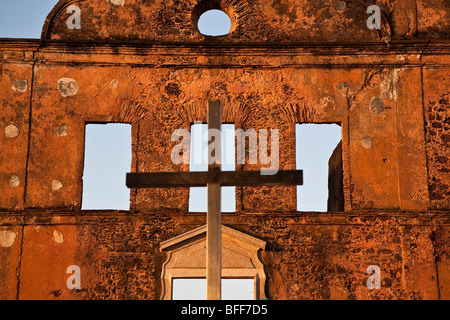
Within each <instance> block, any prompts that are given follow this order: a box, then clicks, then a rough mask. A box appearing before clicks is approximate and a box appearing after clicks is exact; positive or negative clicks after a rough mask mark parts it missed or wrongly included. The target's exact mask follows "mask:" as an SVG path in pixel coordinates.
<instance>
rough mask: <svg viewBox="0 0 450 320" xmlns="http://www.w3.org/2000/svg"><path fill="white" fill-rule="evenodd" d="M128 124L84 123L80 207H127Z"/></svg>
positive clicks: (100, 208)
mask: <svg viewBox="0 0 450 320" xmlns="http://www.w3.org/2000/svg"><path fill="white" fill-rule="evenodd" d="M130 168H131V125H130V124H122V123H107V124H86V136H85V153H84V171H83V198H82V204H81V209H82V210H129V209H130V189H128V188H127V186H126V184H125V183H126V173H127V172H130Z"/></svg>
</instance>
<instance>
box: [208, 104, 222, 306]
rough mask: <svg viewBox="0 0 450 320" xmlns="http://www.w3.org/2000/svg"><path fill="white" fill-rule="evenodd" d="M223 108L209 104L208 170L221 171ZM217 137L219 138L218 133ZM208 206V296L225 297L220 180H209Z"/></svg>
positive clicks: (215, 298) (213, 297) (211, 297)
mask: <svg viewBox="0 0 450 320" xmlns="http://www.w3.org/2000/svg"><path fill="white" fill-rule="evenodd" d="M221 124H222V107H221V103H220V101H216V100H213V101H209V103H208V142H209V145H208V171H220V170H221V168H220V165H221V163H220V160H221V147H222V146H221V141H220V137H219V141H214V144H212V143H211V142H212V141H211V140H212V136H213V133H214V131H216V132H217V130H220V129H221ZM219 132H220V131H219ZM214 138H215V139H217V138H218V137H217V136H215V137H214ZM207 190H208V209H207V216H206V220H207V230H206V251H207V252H206V298H207V299H208V300H220V299H221V280H222V214H221V185H220V183H219V182H211V183H207Z"/></svg>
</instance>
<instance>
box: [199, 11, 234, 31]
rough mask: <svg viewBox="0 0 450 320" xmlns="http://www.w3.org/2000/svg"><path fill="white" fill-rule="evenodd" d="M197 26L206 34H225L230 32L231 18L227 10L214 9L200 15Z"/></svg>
mask: <svg viewBox="0 0 450 320" xmlns="http://www.w3.org/2000/svg"><path fill="white" fill-rule="evenodd" d="M197 27H198V30H199V31H200V33H201V34H203V35H205V36H213V37H217V36H224V35H227V34H228V33H230V30H231V19H230V17H229V16H228V15H227V14H226V13H225V12H223V11H221V10H217V9H212V10H208V11H206V12H205V13H203V14H202V15H201V16H200V18H199V19H198V23H197Z"/></svg>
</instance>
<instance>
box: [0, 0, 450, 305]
mask: <svg viewBox="0 0 450 320" xmlns="http://www.w3.org/2000/svg"><path fill="white" fill-rule="evenodd" d="M72 4H75V5H78V6H79V7H80V9H81V30H77V29H72V30H69V29H68V28H67V25H66V21H67V19H68V17H69V16H70V14H68V13H67V7H68V6H69V5H72ZM370 4H373V1H359V0H347V1H335V0H321V1H307V0H277V1H264V0H252V1H241V0H214V1H210V0H202V1H198V0H180V1H165V0H164V1H163V0H151V1H150V0H124V1H123V0H122V1H121V0H79V1H72V0H70V1H68V0H61V1H60V2H59V3H58V4H57V5H56V7H55V8H54V9H53V11H52V12H51V13H50V14H49V16H48V18H47V20H46V22H45V25H44V28H43V32H42V39H40V40H19V39H16V40H13V39H0V133H1V134H0V261H1V267H0V298H1V299H159V298H160V297H161V272H162V268H163V264H164V261H165V260H166V253H165V252H161V251H160V243H161V242H163V241H166V240H168V239H171V238H173V237H175V236H178V235H180V234H183V233H185V232H188V231H190V230H193V229H195V228H198V227H200V226H202V225H204V224H205V214H204V213H189V212H188V197H189V192H188V191H189V190H188V189H187V188H179V189H154V190H139V191H136V190H131V195H132V196H131V209H130V211H129V212H128V211H126V212H122V211H121V212H116V211H81V201H82V199H81V196H82V174H83V166H84V163H83V162H84V138H85V136H84V131H85V125H86V123H92V122H94V123H106V122H123V123H130V124H132V127H133V133H132V135H133V136H132V139H133V140H132V141H133V155H132V156H133V161H132V168H131V171H132V172H148V171H174V172H175V171H188V170H189V168H188V165H183V166H177V165H175V164H173V163H172V161H171V158H170V152H171V149H172V147H173V146H174V145H175V143H176V142H172V141H171V139H170V138H171V134H172V132H173V131H174V130H175V129H178V128H185V129H189V128H190V125H191V123H193V122H194V121H203V122H205V121H206V106H207V101H208V99H209V98H214V99H220V100H221V101H222V103H223V115H222V118H223V121H224V122H226V123H234V124H235V127H236V128H243V129H248V128H254V129H257V130H258V129H271V128H277V129H280V168H281V169H295V147H294V146H295V124H296V123H339V124H340V125H341V126H342V145H341V149H339V150H336V151H335V153H334V156H333V157H332V159H331V160H330V188H332V190H334V191H333V193H332V194H331V195H332V199H334V200H331V202H332V203H331V205H330V212H327V213H315V212H308V213H303V212H297V211H296V189H295V187H272V188H270V187H259V188H258V187H252V188H250V187H244V188H236V199H237V204H236V206H237V211H236V212H235V213H229V214H224V215H223V223H224V224H225V225H226V226H229V227H231V228H233V229H236V230H239V231H241V232H243V233H245V234H248V235H251V236H253V237H255V238H258V239H261V240H264V241H266V243H267V246H266V248H265V249H264V250H261V251H260V259H261V261H262V262H263V264H264V268H265V274H266V276H267V281H266V285H265V295H266V296H267V297H269V298H270V299H450V257H449V250H450V248H449V243H450V241H449V240H450V239H449V231H450V212H449V210H450V148H449V143H450V120H449V119H450V118H449V87H450V57H449V51H450V42H449V35H450V31H449V30H450V25H449V24H450V2H448V1H444V0H386V1H381V5H380V6H381V8H382V11H383V12H382V28H381V30H369V29H368V28H367V27H366V20H367V18H368V17H369V15H368V14H367V13H366V8H367V7H368V6H369V5H370ZM212 8H218V9H222V10H223V11H225V12H226V13H227V14H228V15H229V16H230V18H231V20H232V30H231V32H230V34H228V35H226V36H222V37H218V38H211V37H205V36H203V35H201V34H200V33H199V32H198V30H197V27H196V22H197V20H198V17H199V16H200V15H201V14H202V13H203V12H205V11H206V10H208V9H212ZM337 155H341V158H339V156H337ZM259 168H260V165H250V164H245V165H238V166H236V170H256V169H259ZM340 168H342V170H341V169H340ZM340 185H341V190H337V191H336V188H337V189H339V186H340ZM330 199H331V198H330ZM69 265H78V266H79V267H80V268H81V272H82V278H81V285H82V288H81V289H80V290H69V289H68V288H67V286H66V280H67V278H68V276H69V274H67V273H66V269H67V267H68V266H69ZM370 265H378V266H379V267H380V268H381V289H373V290H369V289H368V288H367V287H366V280H367V278H368V276H369V275H368V274H366V273H365V272H366V270H367V268H368V267H369V266H370Z"/></svg>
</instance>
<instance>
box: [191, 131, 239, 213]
mask: <svg viewBox="0 0 450 320" xmlns="http://www.w3.org/2000/svg"><path fill="white" fill-rule="evenodd" d="M207 130H208V125H207V124H202V123H194V124H193V125H192V126H191V146H190V150H191V152H190V159H189V171H191V172H192V171H208V161H207V154H208V132H207ZM221 131H222V150H221V151H222V157H221V158H222V159H221V163H222V165H221V170H222V171H234V170H235V154H236V151H235V129H234V124H222V126H221ZM235 190H236V187H233V186H231V187H222V188H221V200H222V201H221V207H222V212H235V211H236V193H235ZM207 200H208V199H207V189H206V187H191V188H190V192H189V212H207V207H208V201H207Z"/></svg>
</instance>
